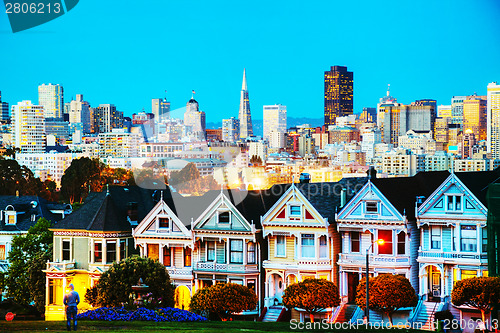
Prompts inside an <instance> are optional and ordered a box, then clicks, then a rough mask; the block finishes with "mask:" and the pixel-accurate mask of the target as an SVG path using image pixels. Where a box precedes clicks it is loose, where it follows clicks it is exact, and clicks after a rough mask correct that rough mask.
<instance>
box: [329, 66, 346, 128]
mask: <svg viewBox="0 0 500 333" xmlns="http://www.w3.org/2000/svg"><path fill="white" fill-rule="evenodd" d="M324 79H325V125H335V118H337V117H343V116H347V115H350V114H353V73H352V72H349V71H348V70H347V67H344V66H331V69H330V70H329V71H326V72H325V78H324Z"/></svg>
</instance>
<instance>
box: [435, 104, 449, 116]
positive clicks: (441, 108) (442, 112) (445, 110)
mask: <svg viewBox="0 0 500 333" xmlns="http://www.w3.org/2000/svg"><path fill="white" fill-rule="evenodd" d="M437 117H439V118H450V119H451V105H438V108H437Z"/></svg>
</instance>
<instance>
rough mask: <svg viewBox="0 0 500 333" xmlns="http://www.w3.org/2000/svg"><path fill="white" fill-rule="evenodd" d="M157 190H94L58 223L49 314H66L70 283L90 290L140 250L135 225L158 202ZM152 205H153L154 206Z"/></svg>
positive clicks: (49, 266) (48, 273)
mask: <svg viewBox="0 0 500 333" xmlns="http://www.w3.org/2000/svg"><path fill="white" fill-rule="evenodd" d="M151 192H152V191H147V190H144V189H140V188H137V187H130V188H129V187H111V188H109V189H108V190H105V191H103V192H101V193H94V192H92V193H90V194H89V195H88V196H87V198H86V199H85V202H84V204H83V205H82V206H81V207H80V208H79V209H78V210H76V211H75V212H73V213H72V214H71V215H69V216H68V217H66V218H65V219H63V220H61V221H60V222H59V223H57V224H55V225H54V226H53V227H52V228H51V230H52V231H53V232H54V258H53V260H52V261H51V262H48V263H47V268H46V270H45V271H44V272H45V274H46V306H45V320H63V319H64V318H65V311H64V308H65V307H64V304H63V296H64V294H65V291H66V289H67V286H68V285H69V284H70V283H73V285H74V286H75V290H76V291H77V292H78V293H79V294H80V298H81V302H80V305H79V309H80V310H83V309H85V308H88V307H90V305H89V304H87V303H85V299H84V295H85V292H86V291H87V289H88V288H91V287H92V286H94V284H95V283H96V282H97V280H98V279H99V277H100V276H101V274H102V273H103V272H104V271H106V270H107V269H108V268H109V267H110V266H111V265H112V264H113V263H114V262H117V261H120V260H121V259H123V258H126V257H128V256H129V255H131V254H133V253H135V250H134V244H133V238H132V225H131V224H137V220H138V218H139V217H140V216H144V215H143V214H144V212H145V210H146V209H148V207H151V206H152V203H153V202H152V200H153V197H151ZM148 211H149V210H148Z"/></svg>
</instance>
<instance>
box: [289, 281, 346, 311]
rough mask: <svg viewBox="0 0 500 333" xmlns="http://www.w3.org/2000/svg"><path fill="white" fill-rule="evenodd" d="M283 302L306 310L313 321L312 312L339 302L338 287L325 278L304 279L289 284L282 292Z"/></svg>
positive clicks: (290, 306)
mask: <svg viewBox="0 0 500 333" xmlns="http://www.w3.org/2000/svg"><path fill="white" fill-rule="evenodd" d="M283 304H284V305H285V306H286V307H287V308H289V309H291V308H301V309H304V310H306V311H307V313H309V314H310V316H311V321H314V314H315V313H317V312H320V311H322V310H324V309H327V308H333V307H335V306H338V305H339V304H340V296H339V289H338V288H337V286H336V285H335V284H334V283H333V282H331V281H328V280H325V279H305V280H304V281H302V282H299V283H294V284H291V285H289V286H288V287H287V288H286V289H285V293H284V294H283Z"/></svg>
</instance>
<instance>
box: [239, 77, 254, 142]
mask: <svg viewBox="0 0 500 333" xmlns="http://www.w3.org/2000/svg"><path fill="white" fill-rule="evenodd" d="M238 119H239V120H240V138H241V139H246V138H247V137H249V136H252V135H253V128H252V114H251V113H250V100H249V99H248V87H247V76H246V72H245V69H243V83H242V85H241V94H240V111H239V112H238Z"/></svg>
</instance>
